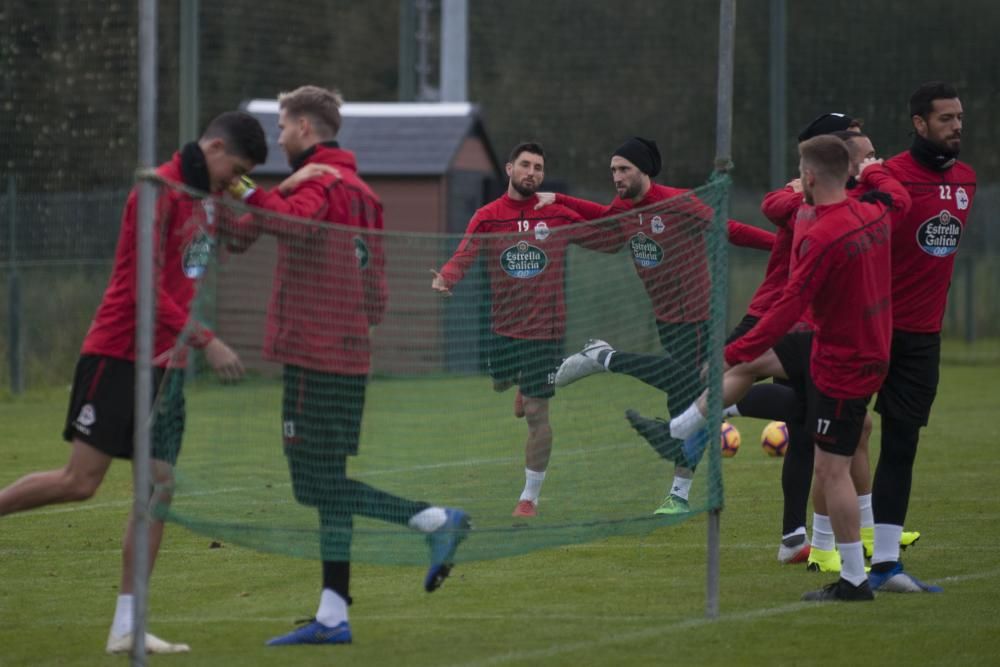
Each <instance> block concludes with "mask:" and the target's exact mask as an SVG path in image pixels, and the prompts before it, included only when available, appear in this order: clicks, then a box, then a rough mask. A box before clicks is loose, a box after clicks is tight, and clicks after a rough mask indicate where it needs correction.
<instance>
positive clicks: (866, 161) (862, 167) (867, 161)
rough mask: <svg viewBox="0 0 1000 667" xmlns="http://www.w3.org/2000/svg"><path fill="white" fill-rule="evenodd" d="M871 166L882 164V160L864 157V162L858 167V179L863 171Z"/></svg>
mask: <svg viewBox="0 0 1000 667" xmlns="http://www.w3.org/2000/svg"><path fill="white" fill-rule="evenodd" d="M873 164H882V158H877V157H866V158H865V159H864V160H862V161H861V164H860V165H859V166H858V177H859V178H860V177H861V176H862V175H863V174H864V173H865V169H867V168H868V167H870V166H872V165H873Z"/></svg>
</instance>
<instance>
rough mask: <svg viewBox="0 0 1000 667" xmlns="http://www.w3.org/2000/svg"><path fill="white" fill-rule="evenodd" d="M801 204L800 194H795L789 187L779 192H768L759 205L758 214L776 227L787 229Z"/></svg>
mask: <svg viewBox="0 0 1000 667" xmlns="http://www.w3.org/2000/svg"><path fill="white" fill-rule="evenodd" d="M801 204H802V193H801V192H795V191H794V190H792V188H790V187H789V186H787V185H786V186H785V187H783V188H782V189H781V190H775V191H774V192H768V193H767V194H766V195H765V196H764V201H763V202H761V204H760V212H761V213H763V214H764V217H765V218H767V219H768V220H770V221H771V222H772V223H773V224H775V225H777V226H778V227H787V226H788V222H789V220H790V219H791V217H792V215H794V214H795V211H796V209H798V207H799V206H800V205H801Z"/></svg>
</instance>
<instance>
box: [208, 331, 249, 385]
mask: <svg viewBox="0 0 1000 667" xmlns="http://www.w3.org/2000/svg"><path fill="white" fill-rule="evenodd" d="M204 352H205V360H206V361H207V362H208V365H209V366H211V367H212V370H213V371H215V374H216V375H218V376H219V378H220V379H221V380H222V381H223V382H236V381H237V380H239V379H240V378H242V377H243V372H244V371H243V362H242V361H240V357H239V355H237V354H236V352H234V351H233V349H232V348H231V347H229V346H228V345H226V344H225V343H223V342H222V341H221V340H219V339H218V338H213V339H212V340H210V341H209V342H208V345H206V346H205V349H204Z"/></svg>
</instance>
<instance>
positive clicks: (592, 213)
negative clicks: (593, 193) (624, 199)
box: [556, 193, 612, 220]
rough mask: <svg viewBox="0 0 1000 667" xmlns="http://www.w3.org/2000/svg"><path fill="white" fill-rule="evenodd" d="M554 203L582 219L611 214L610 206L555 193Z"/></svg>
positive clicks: (595, 218)
mask: <svg viewBox="0 0 1000 667" xmlns="http://www.w3.org/2000/svg"><path fill="white" fill-rule="evenodd" d="M556 203H557V204H561V205H563V206H565V207H566V208H568V209H570V210H571V211H575V212H576V213H578V214H580V216H581V217H582V218H583V219H584V220H597V219H598V218H604V217H607V216H609V215H611V214H612V211H611V208H610V207H608V206H603V205H601V204H598V203H596V202H592V201H589V200H587V199H579V198H577V197H570V196H569V195H564V194H560V193H556Z"/></svg>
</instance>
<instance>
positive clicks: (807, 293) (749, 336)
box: [724, 233, 835, 366]
mask: <svg viewBox="0 0 1000 667" xmlns="http://www.w3.org/2000/svg"><path fill="white" fill-rule="evenodd" d="M805 239H809V242H808V243H806V241H805ZM799 248H808V250H807V251H806V253H805V255H804V256H803V257H801V258H800V259H799V261H798V263H797V264H796V266H795V271H794V273H792V275H791V276H790V277H789V279H788V283H787V284H786V285H785V290H784V291H783V292H782V294H781V297H780V298H779V299H778V300H777V301H776V302H775V303H774V305H773V306H771V308H770V309H769V310H768V311H767V313H766V314H765V315H764V317H762V318H761V319H760V321H759V322H757V324H756V325H755V326H754V328H753V329H751V330H750V331H749V332H747V333H746V334H745V335H744V336H743V337H742V338H739V339H737V340H736V341H734V342H732V343H730V344H729V345H727V346H726V349H725V352H724V355H725V358H726V363H727V364H729V365H730V366H735V365H736V364H739V363H743V362H746V361H753V360H754V359H756V358H757V357H759V356H760V355H762V354H763V353H764V352H766V351H767V350H768V349H769V348H771V347H773V346H774V344H775V343H777V342H778V341H779V340H780V339H781V337H782V336H784V335H785V334H786V333H787V332H788V331H789V330H790V329H791V328H792V326H794V325H795V323H796V322H797V321H798V320H799V317H801V315H802V313H804V312H805V310H806V308H807V307H808V306H809V304H810V303H812V300H813V298H814V297H815V296H816V294H817V292H819V290H820V288H821V287H822V286H823V283H824V282H826V279H827V276H828V275H829V274H830V271H831V269H832V267H833V264H834V261H835V260H834V255H835V253H832V252H827V251H826V244H825V243H823V242H822V241H821V240H819V239H818V238H816V237H815V236H813V235H811V234H808V233H807V234H806V236H805V237H804V239H803V242H802V243H801V244H799Z"/></svg>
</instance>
